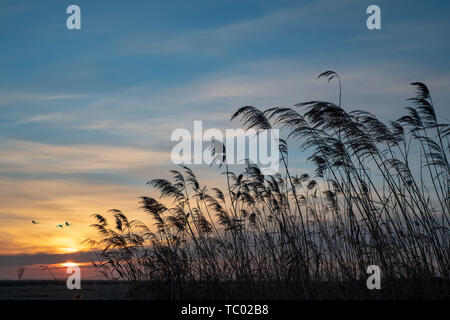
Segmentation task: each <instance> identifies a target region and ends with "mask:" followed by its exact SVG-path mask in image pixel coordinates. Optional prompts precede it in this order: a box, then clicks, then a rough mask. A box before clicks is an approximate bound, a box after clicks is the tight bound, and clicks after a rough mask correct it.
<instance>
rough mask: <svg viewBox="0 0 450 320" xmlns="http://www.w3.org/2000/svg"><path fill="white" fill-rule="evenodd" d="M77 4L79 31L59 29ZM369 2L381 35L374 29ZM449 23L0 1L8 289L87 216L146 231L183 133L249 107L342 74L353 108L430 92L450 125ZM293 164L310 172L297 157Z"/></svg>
mask: <svg viewBox="0 0 450 320" xmlns="http://www.w3.org/2000/svg"><path fill="white" fill-rule="evenodd" d="M71 4H77V5H79V6H80V8H81V16H82V30H73V31H69V30H67V28H66V21H65V20H66V18H67V16H68V15H67V14H66V8H67V6H69V5H71ZM370 4H378V5H379V6H380V7H381V10H382V29H381V30H373V31H371V30H368V29H367V28H366V19H367V16H368V15H367V14H366V13H365V11H366V8H367V6H368V5H370ZM449 14H450V3H449V2H448V1H444V0H443V1H433V0H431V1H423V0H421V1H418V0H417V1H416V0H414V1H411V0H409V1H362V0H342V1H337V0H319V1H317V0H316V1H300V0H297V1H273V0H271V1H264V0H254V1H244V0H241V1H211V0H208V1H206V0H205V1H165V2H162V1H128V2H126V1H92V0H89V1H88V0H76V1H75V0H73V1H65V0H58V1H56V0H55V1H44V0H40V1H22V0H11V1H9V0H0V74H1V76H0V110H1V113H0V147H1V149H0V279H2V278H10V277H14V274H15V271H14V270H15V267H17V266H22V265H38V264H42V263H48V264H53V263H58V262H64V261H67V260H68V259H71V258H70V253H71V252H75V251H83V250H85V249H86V248H85V247H83V246H82V245H81V244H80V242H81V241H82V240H84V239H85V238H86V237H88V236H90V235H91V234H92V230H90V228H89V225H90V224H91V223H92V222H93V221H92V219H91V218H90V215H91V214H93V213H105V212H106V211H107V210H108V209H111V208H117V209H120V210H123V211H124V212H125V213H127V214H128V215H130V216H131V217H133V218H138V219H141V220H144V221H148V219H146V217H145V216H144V214H143V213H142V212H141V211H140V210H139V209H138V207H139V205H138V197H139V196H141V195H145V194H149V192H150V190H149V189H148V188H147V187H146V186H145V182H147V181H148V180H149V179H151V178H155V177H168V174H167V173H166V172H167V170H169V169H171V168H173V167H174V165H173V164H171V162H170V151H171V149H172V147H173V146H174V143H173V142H171V141H170V134H171V132H172V131H173V130H174V129H176V128H186V129H188V130H193V129H192V128H193V121H194V120H203V121H204V127H205V128H219V129H221V130H224V129H225V128H234V127H237V126H238V124H237V123H230V122H229V118H230V115H231V114H232V113H233V112H234V111H235V110H236V109H237V108H238V107H240V106H243V105H254V106H258V107H262V108H264V107H269V106H281V105H283V106H291V105H293V104H294V103H297V102H300V101H306V100H312V99H326V100H331V101H336V99H337V95H338V91H337V89H338V88H337V84H336V83H334V82H331V83H329V84H328V83H327V82H326V81H324V80H317V79H316V77H317V75H318V74H319V73H320V72H322V71H325V70H329V69H331V70H335V71H337V72H338V73H339V74H340V76H341V79H342V83H343V105H344V107H345V108H346V109H348V110H351V109H359V108H364V109H366V110H369V111H371V112H372V113H374V114H375V115H377V116H379V117H380V118H381V119H383V120H394V119H396V118H398V117H399V116H401V115H402V114H403V113H404V110H403V109H404V107H405V106H407V105H408V104H407V102H406V99H407V98H409V97H411V96H413V94H414V90H413V88H412V87H411V86H410V85H409V83H410V82H413V81H421V82H424V83H426V84H427V85H428V86H429V88H430V89H431V93H432V95H433V100H434V102H435V104H436V109H437V112H438V114H440V116H441V117H442V118H444V119H447V121H448V119H449V118H450V108H449V107H448V102H449V101H450V99H449V98H450V90H449V87H450V68H449V67H450V61H449V59H448V57H449V56H450V50H449V49H450V47H449V41H448V34H449V31H450V20H449V19H448V17H449ZM290 163H291V165H293V166H295V168H297V170H298V171H299V172H305V171H311V168H310V165H309V164H307V163H305V161H304V157H301V155H300V154H299V153H295V152H293V153H291V160H290ZM193 169H194V170H195V171H196V172H198V173H199V175H200V177H201V178H202V179H201V181H202V182H203V183H206V184H208V185H211V184H213V183H218V182H217V181H218V179H220V178H221V176H220V175H219V172H218V170H217V169H212V168H208V167H207V166H198V167H193ZM31 219H39V221H40V222H41V224H40V225H33V224H31ZM66 220H67V221H70V222H73V227H71V228H66V229H63V230H60V229H56V227H55V226H56V225H57V224H59V223H63V222H65V221H66ZM68 254H69V255H68ZM72 258H73V259H75V260H76V259H78V261H80V262H81V261H82V260H83V261H85V260H86V259H87V258H86V256H83V255H81V254H79V253H78V256H72ZM73 259H72V260H73ZM39 272H40V271H39V270H38V271H36V272H35V273H33V274H30V273H29V274H27V273H25V277H27V276H28V277H39V278H40V277H42V278H45V277H46V275H44V274H42V275H41V274H40V273H39Z"/></svg>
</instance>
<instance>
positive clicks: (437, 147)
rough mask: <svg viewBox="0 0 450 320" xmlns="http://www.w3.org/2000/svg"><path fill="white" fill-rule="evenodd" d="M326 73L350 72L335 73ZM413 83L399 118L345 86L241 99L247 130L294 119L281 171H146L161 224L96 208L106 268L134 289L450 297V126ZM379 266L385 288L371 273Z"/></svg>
mask: <svg viewBox="0 0 450 320" xmlns="http://www.w3.org/2000/svg"><path fill="white" fill-rule="evenodd" d="M319 77H324V78H327V79H328V80H331V79H333V78H337V79H338V80H339V84H340V79H339V77H338V75H337V74H336V73H335V72H333V71H327V72H324V73H322V74H321V75H320V76H319ZM412 85H413V86H414V87H415V88H416V90H417V94H416V97H414V98H412V99H410V102H411V103H412V105H411V106H410V107H408V108H407V111H408V114H407V115H405V116H403V117H401V118H400V119H398V120H396V121H391V122H389V123H388V124H385V123H383V122H381V121H380V120H378V119H377V118H376V117H375V116H374V115H373V114H371V113H369V112H367V111H363V110H356V111H351V112H347V111H346V110H344V109H343V108H342V107H341V105H340V104H341V102H340V101H341V92H339V104H338V105H336V104H334V103H331V102H326V101H309V102H303V103H299V104H296V105H295V107H293V108H284V107H276V108H269V109H267V110H264V111H262V110H259V109H257V108H255V107H252V106H246V107H242V108H240V109H239V110H237V111H236V113H235V114H234V115H233V116H232V119H240V120H241V121H242V124H243V126H244V127H245V128H246V129H256V130H261V129H269V128H280V129H284V130H287V132H288V135H287V137H286V140H281V143H280V154H281V163H282V165H283V166H284V167H283V169H282V170H281V173H279V174H276V175H263V174H262V173H261V170H260V169H259V168H258V166H256V165H254V164H250V163H248V164H247V165H246V167H245V169H244V170H243V172H240V173H235V172H231V171H230V170H229V167H228V164H227V159H226V158H225V157H224V156H221V158H220V161H221V165H223V166H221V168H224V170H225V172H224V174H225V176H226V190H221V189H219V188H207V187H206V186H202V185H201V184H200V182H199V181H198V180H197V178H196V176H195V174H194V172H193V171H192V170H191V169H190V168H188V167H185V166H182V167H181V168H180V170H172V171H171V174H172V176H173V179H172V180H165V179H154V180H151V181H149V182H148V185H150V186H151V187H153V188H155V189H156V190H157V191H158V192H159V194H160V198H159V199H155V198H151V197H141V205H142V209H143V210H145V212H147V213H148V214H149V215H150V217H151V220H152V221H153V224H154V225H153V226H147V225H145V224H144V223H142V222H139V221H135V220H133V221H129V220H128V219H127V218H126V217H125V215H124V214H123V213H122V212H120V211H118V210H112V213H113V215H114V219H115V225H114V226H110V225H109V224H108V222H107V220H106V219H105V218H104V217H103V216H100V215H96V216H95V218H96V220H97V223H96V224H94V225H93V226H94V227H95V228H96V229H97V230H98V232H99V239H97V240H89V242H90V243H91V244H92V246H93V247H95V248H101V249H102V250H101V251H99V252H98V257H99V260H100V262H99V263H98V264H96V266H97V267H98V268H99V270H101V271H102V272H103V273H104V274H105V276H107V277H109V278H112V277H114V278H120V279H126V280H128V281H129V282H130V285H131V288H132V289H133V290H131V293H132V296H133V297H135V298H136V297H138V298H139V297H164V298H196V297H203V298H205V297H206V298H216V297H218V298H223V297H229V298H233V297H234V298H241V297H247V298H249V297H260V298H316V299H317V298H346V297H350V298H355V297H377V298H403V297H414V298H417V297H427V298H442V297H447V298H448V297H449V285H448V284H449V282H448V281H449V255H450V247H449V213H450V210H449V207H450V199H449V194H450V193H449V173H450V170H449V163H448V151H449V135H450V125H449V124H446V123H445V124H444V123H440V122H438V118H437V116H436V112H435V109H434V105H433V100H432V98H431V95H430V92H429V90H428V88H427V87H426V86H425V85H424V84H422V83H413V84H412ZM289 140H292V141H293V142H294V143H296V144H299V145H300V147H301V148H302V149H303V150H305V152H306V153H307V154H309V157H308V160H309V161H311V162H312V163H313V164H314V166H315V176H314V177H311V176H310V175H308V174H306V173H304V174H301V175H297V174H293V173H292V172H293V170H290V168H289V166H288V161H287V159H288V148H287V141H289ZM216 151H217V150H216ZM219 151H223V150H219ZM163 202H164V203H165V204H163ZM167 203H169V204H170V205H167ZM373 264H375V265H378V266H379V267H380V268H381V272H382V288H383V290H381V291H380V292H375V291H369V290H368V289H367V288H366V285H365V280H366V279H367V277H368V275H367V273H366V270H367V267H368V266H369V265H373ZM142 283H145V285H142Z"/></svg>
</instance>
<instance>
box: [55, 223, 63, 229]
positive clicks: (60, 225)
mask: <svg viewBox="0 0 450 320" xmlns="http://www.w3.org/2000/svg"><path fill="white" fill-rule="evenodd" d="M56 227H57V228H61V229H62V228H64V226H63V225H62V224H58V225H56Z"/></svg>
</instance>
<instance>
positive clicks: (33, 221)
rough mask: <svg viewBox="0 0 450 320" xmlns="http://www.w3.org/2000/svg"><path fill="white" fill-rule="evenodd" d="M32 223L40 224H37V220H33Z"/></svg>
mask: <svg viewBox="0 0 450 320" xmlns="http://www.w3.org/2000/svg"><path fill="white" fill-rule="evenodd" d="M31 222H32V223H33V224H39V222H37V221H35V220H31Z"/></svg>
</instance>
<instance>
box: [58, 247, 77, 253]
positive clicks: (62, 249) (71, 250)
mask: <svg viewBox="0 0 450 320" xmlns="http://www.w3.org/2000/svg"><path fill="white" fill-rule="evenodd" d="M61 251H64V252H68V253H72V252H77V251H79V250H78V249H75V248H61Z"/></svg>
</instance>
